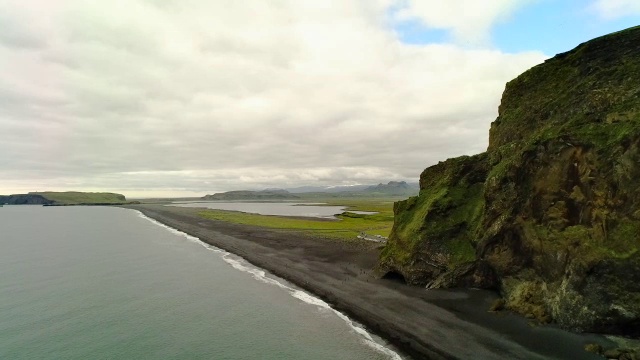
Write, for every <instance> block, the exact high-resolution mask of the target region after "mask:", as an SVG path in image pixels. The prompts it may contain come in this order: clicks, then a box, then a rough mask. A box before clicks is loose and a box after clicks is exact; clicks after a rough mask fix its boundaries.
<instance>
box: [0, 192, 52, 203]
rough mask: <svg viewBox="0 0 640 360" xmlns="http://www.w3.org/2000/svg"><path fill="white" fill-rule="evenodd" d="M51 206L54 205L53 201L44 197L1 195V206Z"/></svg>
mask: <svg viewBox="0 0 640 360" xmlns="http://www.w3.org/2000/svg"><path fill="white" fill-rule="evenodd" d="M1 204H6V205H50V204H53V201H52V200H49V199H47V198H45V197H44V196H42V195H33V194H15V195H0V205H1Z"/></svg>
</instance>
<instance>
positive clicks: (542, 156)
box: [380, 27, 640, 336]
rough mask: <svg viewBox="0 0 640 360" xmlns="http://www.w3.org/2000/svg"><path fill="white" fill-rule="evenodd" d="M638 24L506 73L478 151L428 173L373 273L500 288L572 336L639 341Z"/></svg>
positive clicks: (399, 213) (401, 208)
mask: <svg viewBox="0 0 640 360" xmlns="http://www.w3.org/2000/svg"><path fill="white" fill-rule="evenodd" d="M638 44H640V27H636V28H631V29H628V30H625V31H622V32H618V33H614V34H610V35H607V36H605V37H602V38H598V39H594V40H592V41H589V42H587V43H584V44H581V45H580V46H578V47H577V48H575V49H574V50H572V51H570V52H567V53H563V54H559V55H557V56H555V57H554V58H552V59H549V60H547V61H546V62H545V63H544V64H541V65H538V66H536V67H534V68H532V69H530V70H529V71H527V72H525V73H524V74H522V75H520V76H519V77H518V78H516V79H515V80H513V81H511V82H509V83H508V84H507V86H506V89H505V91H504V94H503V97H502V103H501V105H500V108H499V116H498V118H497V119H496V120H495V121H494V122H493V123H492V125H491V130H490V134H489V147H488V149H487V151H486V152H485V153H483V154H480V155H476V156H473V157H461V158H456V159H449V160H447V161H445V162H441V163H439V164H437V165H435V166H432V167H430V168H428V169H426V170H425V171H424V172H423V173H422V175H421V178H420V189H421V190H420V195H419V196H417V197H414V198H410V199H408V200H405V201H402V202H398V203H396V205H395V209H394V210H395V214H396V217H395V224H394V229H393V231H392V234H391V236H390V238H389V242H388V244H387V246H386V247H385V249H384V250H383V253H382V256H381V261H380V271H381V272H382V273H385V272H388V271H393V272H397V273H399V274H401V275H402V276H404V278H405V279H406V281H407V282H408V283H411V284H420V285H429V286H432V287H455V286H475V287H482V288H497V289H499V290H500V292H501V293H502V295H503V296H504V298H505V302H506V307H507V308H509V309H512V310H514V311H517V312H520V313H522V314H524V315H526V316H528V317H531V318H537V319H538V320H540V321H543V322H546V321H554V322H557V323H558V324H560V325H561V326H563V327H565V328H569V329H572V330H577V331H590V332H604V333H622V334H625V335H636V336H640V251H639V250H640V46H638Z"/></svg>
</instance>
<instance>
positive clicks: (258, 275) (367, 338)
mask: <svg viewBox="0 0 640 360" xmlns="http://www.w3.org/2000/svg"><path fill="white" fill-rule="evenodd" d="M134 211H135V212H136V213H137V214H138V216H139V217H141V218H143V219H146V220H148V221H150V222H151V223H153V224H155V225H157V226H160V227H162V228H164V229H166V230H168V231H170V232H171V233H173V234H174V235H178V236H181V237H184V238H186V239H187V240H189V241H191V242H193V243H196V244H198V245H201V246H202V247H204V248H205V249H207V250H209V251H213V252H214V253H216V254H218V255H220V256H221V258H222V260H224V261H225V262H226V263H227V264H229V265H231V266H232V267H233V268H234V269H236V270H239V271H242V272H246V273H249V274H251V275H252V276H253V278H254V279H256V280H258V281H261V282H264V283H267V284H270V285H275V286H277V287H279V288H281V289H283V290H285V291H287V292H288V293H289V294H290V295H291V296H293V297H294V298H296V299H298V300H300V301H303V302H305V303H307V304H310V305H315V306H317V307H318V308H320V310H322V311H331V312H333V313H334V314H335V315H336V316H337V317H338V318H340V319H342V320H343V321H344V322H345V323H347V325H348V326H349V327H350V328H351V329H352V330H353V331H354V332H356V333H357V334H358V335H360V337H361V338H362V340H363V342H364V343H365V344H366V345H367V346H369V347H371V348H373V349H374V350H376V351H378V352H380V353H382V354H385V355H387V356H389V358H390V359H393V360H403V358H402V357H401V356H400V355H399V354H398V353H397V352H395V351H393V350H392V349H390V348H388V347H387V346H386V345H385V344H381V343H380V341H378V340H376V339H374V338H373V337H372V336H371V334H370V333H369V332H368V331H367V330H366V329H365V327H364V326H363V325H362V324H360V323H358V322H357V321H354V320H352V319H350V318H349V317H348V316H347V315H345V314H343V313H341V312H340V311H338V310H336V309H334V308H332V307H331V305H329V304H328V303H327V302H325V301H324V300H322V299H320V298H318V297H316V296H313V295H311V294H309V293H307V292H305V291H302V290H299V289H296V288H294V287H293V286H290V285H289V284H288V282H286V281H285V280H284V279H280V278H276V277H275V276H274V275H272V274H267V271H266V270H264V269H261V268H258V267H256V266H254V265H252V264H251V263H249V262H248V261H247V260H245V259H244V258H242V257H241V256H238V255H235V254H232V253H230V252H228V251H226V250H223V249H220V248H218V247H215V246H213V245H210V244H207V243H205V242H204V241H202V240H200V239H199V238H197V237H195V236H191V235H189V234H187V233H185V232H182V231H180V230H178V229H175V228H172V227H170V226H167V225H165V224H163V223H161V222H159V221H157V220H156V219H153V218H150V217H148V216H146V215H145V214H143V213H142V212H141V211H139V210H134Z"/></svg>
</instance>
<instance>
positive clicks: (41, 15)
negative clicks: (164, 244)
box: [0, 0, 544, 194]
mask: <svg viewBox="0 0 640 360" xmlns="http://www.w3.org/2000/svg"><path fill="white" fill-rule="evenodd" d="M51 3H52V2H46V1H45V2H43V1H36V0H30V1H27V0H25V1H21V2H15V3H10V2H7V1H5V2H2V0H0V9H5V10H7V12H6V13H7V14H18V15H15V16H14V15H12V19H29V24H30V26H29V27H28V28H25V27H24V26H22V25H21V24H23V22H22V21H13V22H10V23H9V24H10V26H12V27H15V29H14V28H12V29H7V31H13V33H15V34H22V33H24V32H25V31H27V30H25V29H28V31H30V32H29V33H28V36H23V40H15V39H20V36H14V37H13V38H12V39H14V40H12V41H1V40H0V69H2V76H1V77H0V105H2V106H0V154H1V155H0V167H2V169H3V172H2V174H0V193H5V192H11V191H13V190H12V189H23V188H24V187H25V186H26V185H28V187H29V188H30V189H38V190H43V189H45V188H49V189H54V188H55V189H68V188H82V189H96V188H99V189H110V190H121V191H124V192H125V193H130V194H140V193H142V192H145V191H153V192H158V191H164V190H162V189H165V190H166V189H172V190H171V191H178V192H185V191H186V192H188V191H202V193H207V192H211V191H213V190H217V191H219V190H228V189H234V188H235V189H237V188H248V187H260V186H279V185H281V184H284V185H291V186H295V185H306V184H316V183H322V184H333V183H343V182H344V183H352V182H354V181H356V182H369V181H370V182H377V181H385V180H392V179H417V177H418V175H419V173H420V171H421V170H422V169H423V168H424V167H426V166H428V165H430V164H433V163H435V162H437V161H438V160H443V159H445V158H447V157H451V156H457V155H461V154H470V153H477V152H480V151H482V150H484V148H485V147H486V145H487V137H488V127H489V123H490V122H491V121H492V120H493V119H494V118H495V116H496V114H497V105H498V102H499V99H500V95H501V92H502V90H503V88H504V84H505V82H506V81H508V80H510V79H512V78H513V77H515V76H516V75H518V74H519V73H521V72H522V71H524V70H525V69H527V68H529V67H530V66H532V65H534V64H536V63H539V62H541V61H542V60H543V59H544V55H542V54H540V53H521V54H505V53H502V52H499V51H495V50H481V49H475V50H468V49H464V48H461V47H459V46H456V45H426V46H415V45H407V44H403V43H401V42H399V40H398V39H396V38H395V35H394V33H393V32H392V31H391V29H389V28H388V26H387V24H386V23H385V21H386V20H385V19H386V16H387V14H388V6H389V3H388V2H385V1H378V2H373V1H364V0H362V1H359V0H353V1H335V2H317V1H300V0H290V1H281V2H277V3H275V2H239V1H235V2H228V1H224V2H215V1H204V0H203V1H198V0H181V1H171V0H164V1H160V0H157V1H152V0H126V1H124V0H111V1H108V2H107V1H87V0H83V1H80V0H78V1H71V0H68V1H65V2H60V3H59V2H53V3H56V4H58V5H56V6H53V5H49V6H48V7H47V6H45V5H46V4H51ZM60 4H63V5H60ZM3 11H4V10H3ZM3 31H4V30H3ZM29 39H37V41H31V40H29ZM25 44H30V45H29V46H25ZM25 179H28V180H25ZM25 190H28V189H25ZM167 191H169V190H167Z"/></svg>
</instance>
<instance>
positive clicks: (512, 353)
mask: <svg viewBox="0 0 640 360" xmlns="http://www.w3.org/2000/svg"><path fill="white" fill-rule="evenodd" d="M126 207H127V208H131V209H135V210H139V211H141V212H142V213H143V214H145V215H146V216H148V217H150V218H153V219H155V220H157V221H159V222H162V223H164V224H166V225H168V226H170V227H173V228H175V229H178V230H180V231H183V232H185V233H188V234H190V235H193V236H196V237H198V238H200V239H201V240H202V241H204V242H206V243H209V244H211V245H214V246H216V247H219V248H221V249H224V250H226V251H229V252H231V253H234V254H236V255H239V256H242V257H243V258H245V259H246V260H248V261H249V262H251V263H253V264H254V265H256V266H259V267H261V268H264V269H266V270H268V271H270V272H271V273H273V274H275V275H277V276H279V277H282V278H284V279H286V280H288V281H291V282H292V283H294V284H296V285H298V286H300V287H301V288H304V289H305V290H308V291H309V292H311V293H313V294H316V295H317V296H319V297H321V298H323V299H324V300H326V301H327V302H329V303H330V304H332V306H333V307H334V308H336V309H338V310H340V311H342V312H344V313H346V314H348V315H349V316H351V317H352V318H354V319H355V320H357V321H359V322H360V323H362V324H363V325H365V326H366V327H367V328H368V329H369V330H371V331H372V332H374V333H376V334H378V335H380V336H382V337H384V338H385V339H387V340H388V341H389V342H391V343H393V344H394V345H395V346H397V347H398V348H399V349H401V350H402V351H404V352H405V353H406V354H408V355H410V356H411V357H413V358H415V359H594V360H595V359H601V358H600V357H599V356H597V355H595V354H591V353H588V352H586V351H585V350H584V346H585V345H586V344H588V343H593V342H599V343H601V344H603V345H606V344H607V340H606V339H604V338H603V337H600V336H595V335H579V334H573V333H569V332H566V331H562V330H559V329H556V328H553V327H551V326H532V325H530V324H529V323H528V321H527V320H526V319H523V318H521V317H519V316H515V315H512V314H509V313H506V312H501V313H491V312H489V311H488V309H489V307H490V306H491V303H492V302H493V300H494V299H495V298H496V297H497V295H496V294H494V293H491V292H488V291H482V290H449V291H442V290H425V289H423V288H419V287H410V286H406V285H404V284H401V283H399V282H395V281H392V280H382V279H376V278H375V277H374V275H373V267H374V266H375V264H376V261H377V257H378V253H379V251H380V249H379V247H380V245H379V244H376V243H371V242H366V241H362V242H361V243H358V244H355V245H354V244H348V243H341V242H338V241H335V240H325V239H318V238H311V237H306V236H303V235H300V234H292V233H288V232H283V231H274V230H271V229H264V228H259V227H253V226H245V225H237V224H229V223H225V222H220V221H214V220H207V219H203V218H201V217H199V216H197V212H198V211H200V209H194V208H180V207H170V206H162V205H130V206H126Z"/></svg>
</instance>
